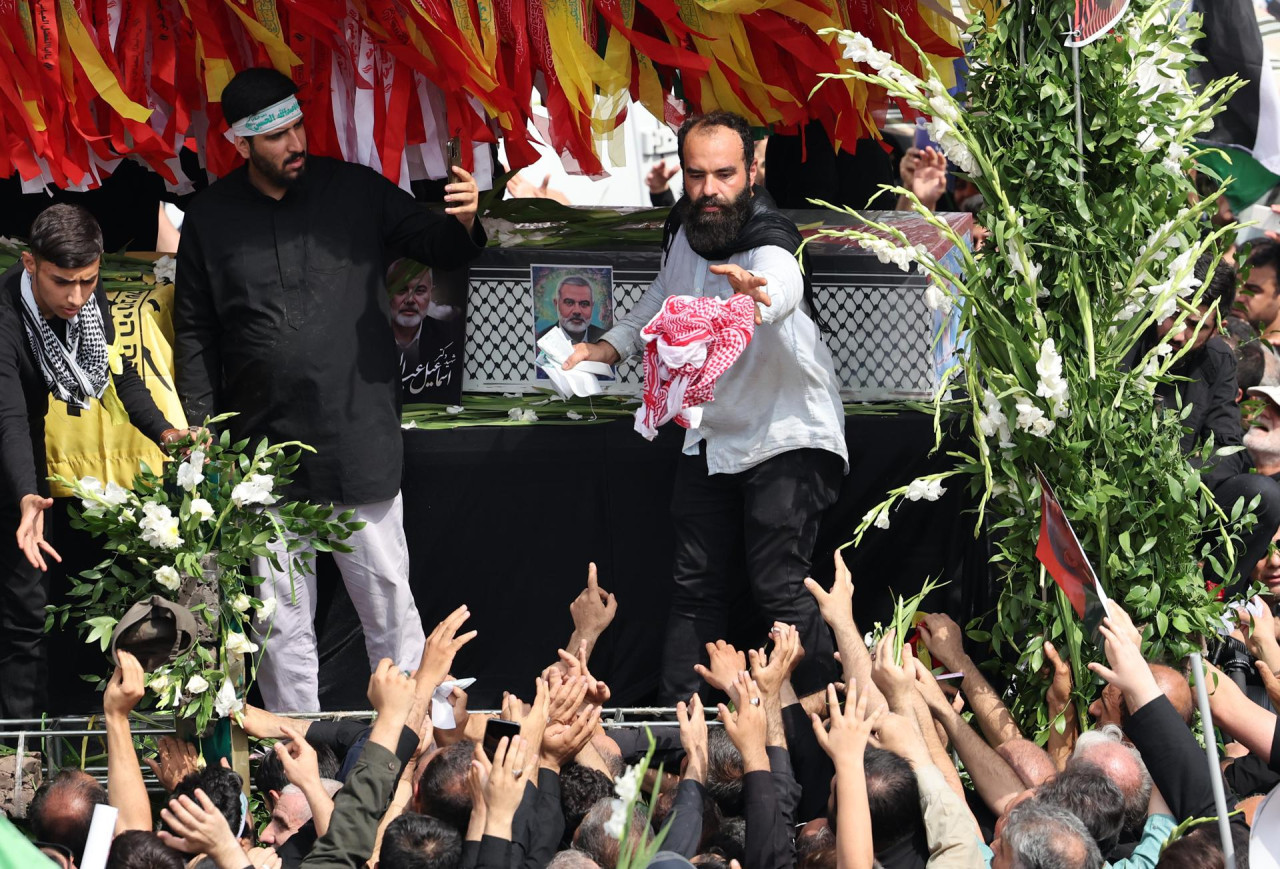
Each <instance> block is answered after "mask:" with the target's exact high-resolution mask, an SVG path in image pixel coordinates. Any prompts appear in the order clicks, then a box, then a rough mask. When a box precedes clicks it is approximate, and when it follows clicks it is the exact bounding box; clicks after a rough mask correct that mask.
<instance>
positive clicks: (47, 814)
mask: <svg viewBox="0 0 1280 869" xmlns="http://www.w3.org/2000/svg"><path fill="white" fill-rule="evenodd" d="M106 804H107V789H106V788H104V787H103V786H102V785H101V784H100V783H99V782H98V780H97V779H95V778H94V777H93V776H91V775H89V774H88V773H85V772H82V771H81V770H78V769H64V770H60V771H59V772H58V774H57V775H55V776H54V777H53V778H51V779H49V781H47V782H45V783H44V784H42V785H41V786H40V789H39V790H37V791H36V795H35V797H34V798H33V799H32V800H31V805H30V806H29V807H28V809H27V819H28V820H29V821H30V823H31V832H32V833H33V834H34V835H35V837H36V839H37V840H38V841H41V842H51V843H53V844H54V845H62V846H63V847H64V848H68V849H69V850H70V851H71V854H72V856H74V857H75V860H76V863H77V864H78V863H79V862H80V861H81V860H82V859H84V843H85V842H86V841H87V840H88V838H89V826H90V824H92V823H93V811H94V809H95V808H97V807H98V806H99V805H104V806H105V805H106Z"/></svg>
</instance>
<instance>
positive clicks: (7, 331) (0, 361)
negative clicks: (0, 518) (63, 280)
mask: <svg viewBox="0 0 1280 869" xmlns="http://www.w3.org/2000/svg"><path fill="white" fill-rule="evenodd" d="M22 272H23V268H22V264H21V263H17V264H15V265H14V266H13V267H12V268H10V269H9V270H8V271H6V272H5V273H4V274H2V275H0V468H2V469H3V471H2V472H3V478H4V493H3V496H0V511H3V512H5V513H8V512H9V511H13V513H14V514H15V515H16V513H17V511H18V506H19V504H20V502H21V501H22V496H23V495H34V494H40V495H48V494H49V483H48V481H47V480H46V479H45V476H46V474H47V473H48V471H47V469H46V465H45V449H44V417H45V414H46V413H48V412H49V386H48V384H46V383H45V382H44V375H43V374H42V373H41V372H40V364H39V362H38V361H37V360H36V357H35V353H34V352H33V351H32V349H31V342H30V341H29V340H27V332H26V328H25V327H24V326H23V324H22ZM93 297H94V299H96V300H97V303H98V310H99V311H101V312H102V332H103V336H104V337H105V338H106V341H107V345H108V346H110V345H111V343H112V342H113V341H115V335H116V329H115V324H114V322H113V321H112V319H111V303H110V302H108V301H107V294H106V293H105V292H104V291H103V289H102V281H101V280H99V281H98V285H97V286H96V287H95V288H94V290H93ZM60 325H61V324H60V323H58V322H57V321H54V323H53V326H54V328H55V330H57V329H58V327H59V326H60ZM111 380H112V382H113V383H114V384H115V388H116V394H117V395H118V396H119V398H120V402H121V403H122V404H123V405H124V408H125V410H126V411H128V413H129V421H130V422H131V423H133V425H134V427H135V428H137V429H138V430H139V431H141V432H142V433H143V434H145V435H146V436H147V437H149V438H151V440H153V441H155V442H157V443H159V442H160V437H161V435H163V434H164V431H165V429H167V428H169V427H170V426H169V423H168V421H166V420H165V418H164V414H163V413H161V412H160V410H159V409H158V408H157V407H156V403H155V399H153V398H152V397H151V393H150V392H148V391H147V387H146V385H145V384H144V383H143V382H142V379H141V378H140V377H138V370H137V369H136V368H135V367H134V365H133V363H132V362H131V361H129V360H128V359H125V360H123V368H122V370H121V372H120V373H119V374H112V375H111Z"/></svg>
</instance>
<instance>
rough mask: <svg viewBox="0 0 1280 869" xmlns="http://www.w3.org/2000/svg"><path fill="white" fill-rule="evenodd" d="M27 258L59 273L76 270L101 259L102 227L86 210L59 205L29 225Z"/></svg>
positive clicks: (64, 204)
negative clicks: (49, 264) (54, 267)
mask: <svg viewBox="0 0 1280 869" xmlns="http://www.w3.org/2000/svg"><path fill="white" fill-rule="evenodd" d="M29 241H30V245H31V255H32V256H34V257H35V258H36V259H38V260H44V261H45V262H49V263H53V264H54V265H55V266H57V267H58V268H60V269H80V268H84V267H85V266H89V265H93V263H95V262H97V261H98V260H99V259H101V257H102V251H103V246H102V227H100V226H99V225H98V221H97V219H96V218H94V216H93V215H92V214H90V213H89V209H87V208H85V207H84V206H82V205H71V204H68V203H66V202H59V203H58V204H57V205H50V206H49V207H48V208H46V209H45V210H44V211H42V212H40V215H39V216H38V217H36V219H35V222H34V223H32V224H31V238H30V240H29Z"/></svg>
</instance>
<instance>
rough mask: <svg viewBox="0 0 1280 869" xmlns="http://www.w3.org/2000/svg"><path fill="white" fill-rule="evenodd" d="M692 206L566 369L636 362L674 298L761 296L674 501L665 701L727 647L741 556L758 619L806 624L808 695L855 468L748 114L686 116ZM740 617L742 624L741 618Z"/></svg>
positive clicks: (676, 211) (820, 679) (795, 236)
mask: <svg viewBox="0 0 1280 869" xmlns="http://www.w3.org/2000/svg"><path fill="white" fill-rule="evenodd" d="M678 146H679V156H680V165H681V168H682V169H683V170H684V196H683V197H681V199H680V201H679V202H677V203H676V205H675V206H674V207H673V208H672V210H671V218H670V219H669V220H668V222H667V227H666V233H665V236H666V238H665V239H664V244H663V247H664V250H665V253H664V257H663V262H662V269H661V270H660V271H659V272H658V277H657V279H656V280H655V281H654V282H653V284H652V285H651V286H650V287H649V289H648V290H647V291H646V292H645V294H644V296H643V298H641V300H640V301H639V302H638V303H637V304H636V306H635V307H634V308H632V309H631V310H630V311H628V312H627V315H626V316H625V317H623V318H622V319H621V320H620V321H619V322H618V324H617V325H616V326H615V327H614V328H613V329H611V330H610V331H609V332H607V333H606V334H605V335H604V337H603V338H602V339H601V340H600V341H599V342H597V343H587V344H579V345H578V346H577V347H576V348H575V350H574V353H573V355H572V356H570V357H569V359H568V361H567V362H566V363H565V366H564V367H565V368H572V367H573V366H575V365H577V364H578V363H579V362H582V361H584V360H586V361H593V362H604V363H606V364H609V365H613V364H615V363H617V362H618V361H619V360H620V359H622V358H625V357H628V356H632V355H634V354H636V353H639V352H640V351H641V349H642V348H643V345H642V342H641V338H640V329H641V328H642V327H643V326H644V325H645V324H646V323H648V322H649V321H650V320H651V319H652V318H653V317H654V316H655V315H656V314H657V313H658V311H659V310H661V308H662V303H663V300H664V299H665V298H666V297H667V296H671V295H695V296H716V297H718V298H728V297H730V296H731V295H733V294H735V293H742V294H745V295H747V296H750V297H751V298H752V299H754V300H755V301H756V303H757V304H756V322H757V323H758V324H759V325H758V326H757V328H756V330H755V336H754V337H753V338H752V340H751V343H750V345H749V346H748V347H747V349H746V350H745V351H744V352H743V354H742V356H741V357H740V358H739V359H738V360H737V361H736V362H735V363H734V364H733V366H732V367H730V368H729V370H728V371H727V372H725V373H724V374H723V375H722V376H721V377H720V379H719V380H718V381H717V382H716V397H715V400H714V401H712V402H710V403H709V404H705V405H703V414H702V423H701V425H699V426H698V427H697V428H694V429H690V430H689V431H688V433H687V435H686V436H685V449H684V455H683V456H682V457H681V460H680V463H679V465H678V466H677V471H676V480H675V491H674V493H673V495H672V507H671V512H672V521H673V523H674V530H675V537H676V553H675V566H674V574H675V594H674V596H673V598H672V604H671V617H670V620H669V622H668V627H667V638H666V646H665V650H664V654H663V663H662V679H661V683H660V687H659V702H661V703H674V702H676V701H677V700H682V699H687V698H688V696H689V694H690V693H692V692H693V691H694V690H695V689H696V688H697V687H698V682H699V680H698V675H697V674H696V673H695V672H694V670H693V667H694V664H696V663H697V662H698V660H699V658H700V657H701V656H702V654H703V651H702V650H703V647H704V645H705V644H706V643H709V642H715V640H716V639H718V638H720V637H723V636H725V628H726V625H727V622H728V621H729V617H730V615H731V614H730V612H729V602H730V601H732V600H734V599H735V598H736V597H738V596H739V590H740V583H741V580H740V579H739V578H738V573H737V571H738V570H739V568H738V567H737V563H738V561H739V560H740V558H741V554H742V553H745V556H746V572H747V581H748V585H749V587H750V591H751V595H752V598H753V600H754V603H755V605H756V607H757V609H758V610H759V611H760V612H761V614H762V615H764V616H765V617H766V618H768V619H770V620H778V621H782V622H786V623H787V624H793V625H796V626H797V628H799V630H800V636H801V640H802V642H803V644H804V648H805V660H804V663H803V664H802V666H801V669H800V670H797V672H796V678H795V680H794V681H795V687H796V690H797V691H798V692H801V693H807V692H810V691H815V690H818V689H819V688H820V687H821V686H823V685H825V684H826V682H827V681H828V680H829V679H830V677H831V676H832V666H831V663H830V662H831V661H832V658H831V651H832V644H831V636H830V634H829V633H828V632H827V629H826V626H825V625H824V624H823V622H822V619H821V617H820V615H819V613H818V608H817V604H816V603H815V602H814V599H813V598H812V597H811V596H810V595H809V593H808V591H806V589H805V587H804V579H805V577H806V576H808V575H809V568H810V563H811V559H812V556H813V547H814V543H815V540H816V538H817V534H818V523H819V520H820V519H821V518H822V513H823V511H824V510H826V508H827V507H828V506H830V505H831V503H832V502H834V501H835V499H836V497H837V496H838V494H839V491H840V481H841V477H842V476H843V474H844V473H845V472H847V470H848V452H847V448H846V446H845V441H844V415H843V412H842V407H841V403H840V393H839V388H838V386H837V383H836V377H835V370H834V367H833V366H832V363H831V354H830V352H829V351H828V350H827V347H826V345H825V344H824V343H823V341H822V336H821V334H820V332H819V329H818V326H817V324H816V323H815V321H814V316H815V312H814V310H813V308H812V305H811V304H810V303H809V301H808V300H807V298H806V296H807V295H808V294H807V292H806V290H805V282H804V279H803V277H802V275H801V273H800V268H799V266H798V265H797V264H796V259H795V251H796V248H797V247H798V246H799V245H800V240H801V238H800V233H799V231H798V230H797V229H796V226H795V224H794V223H792V222H791V221H790V220H788V219H787V218H786V217H784V216H783V215H782V214H780V213H779V212H778V211H777V209H776V208H775V207H774V205H773V202H772V200H771V199H769V196H768V194H767V193H765V192H764V191H763V190H762V189H760V188H754V189H753V185H754V183H755V176H756V160H755V149H754V146H753V143H752V141H751V131H750V129H749V128H748V127H747V123H746V121H745V120H743V119H742V118H741V117H739V116H737V115H734V114H731V113H729V112H713V113H711V114H708V115H704V116H701V117H696V118H691V119H690V120H688V121H686V122H685V124H684V126H682V127H681V128H680V132H679V136H678ZM733 615H735V616H737V615H738V614H736V613H735V614H733Z"/></svg>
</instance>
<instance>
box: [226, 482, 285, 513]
mask: <svg viewBox="0 0 1280 869" xmlns="http://www.w3.org/2000/svg"><path fill="white" fill-rule="evenodd" d="M275 482H276V478H275V477H273V476H272V475H271V474H250V475H249V476H247V477H245V478H244V480H242V481H241V482H239V483H236V485H235V488H233V489H232V490H231V503H232V504H235V505H236V506H237V507H245V506H248V505H251V504H263V505H267V504H271V503H272V502H274V501H275V495H273V494H272V493H271V487H272V486H274V485H275Z"/></svg>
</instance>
